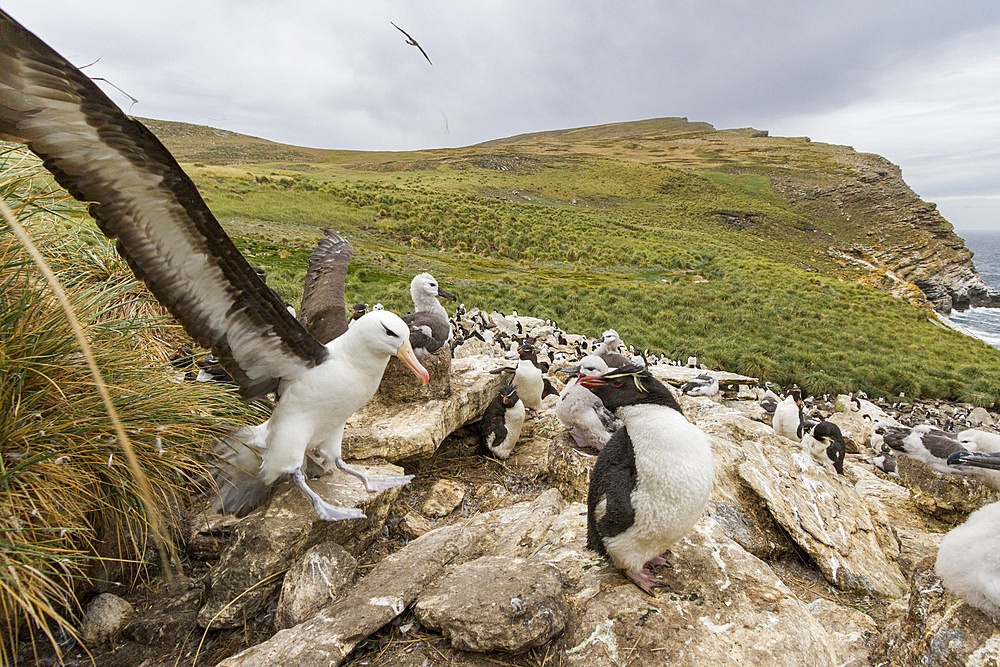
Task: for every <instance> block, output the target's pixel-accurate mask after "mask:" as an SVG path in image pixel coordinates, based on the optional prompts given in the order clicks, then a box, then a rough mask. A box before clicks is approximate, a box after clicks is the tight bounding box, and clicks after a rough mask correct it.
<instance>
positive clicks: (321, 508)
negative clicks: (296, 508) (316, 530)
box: [292, 468, 365, 521]
mask: <svg viewBox="0 0 1000 667" xmlns="http://www.w3.org/2000/svg"><path fill="white" fill-rule="evenodd" d="M292 479H293V480H295V485H296V486H298V487H299V488H300V489H302V493H304V494H306V497H307V498H309V501H310V502H311V503H312V506H313V509H314V510H316V514H318V515H319V518H321V519H323V520H324V521H343V520H344V519H364V518H365V513H364V512H362V511H361V510H359V509H357V508H355V507H337V506H336V505H331V504H330V503H328V502H326V501H325V500H323V499H322V498H320V497H319V496H318V495H316V492H315V491H313V490H312V489H310V488H309V485H308V484H306V476H305V475H303V474H302V470H301V469H300V468H296V469H295V472H293V473H292Z"/></svg>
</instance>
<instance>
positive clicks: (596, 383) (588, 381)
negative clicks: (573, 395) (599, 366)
mask: <svg viewBox="0 0 1000 667" xmlns="http://www.w3.org/2000/svg"><path fill="white" fill-rule="evenodd" d="M576 382H577V384H579V385H580V386H581V387H586V388H587V389H593V388H594V387H603V386H604V385H606V384H607V382H605V381H604V380H602V379H601V378H599V377H597V376H595V375H584V376H582V377H581V378H580V379H579V380H577V381H576Z"/></svg>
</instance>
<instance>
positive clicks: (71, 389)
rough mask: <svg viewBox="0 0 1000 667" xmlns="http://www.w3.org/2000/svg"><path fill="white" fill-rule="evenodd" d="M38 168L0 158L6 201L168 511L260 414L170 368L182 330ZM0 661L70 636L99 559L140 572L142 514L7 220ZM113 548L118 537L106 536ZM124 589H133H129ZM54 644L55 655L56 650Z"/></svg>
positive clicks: (99, 410) (80, 370) (0, 239)
mask: <svg viewBox="0 0 1000 667" xmlns="http://www.w3.org/2000/svg"><path fill="white" fill-rule="evenodd" d="M41 173H43V172H42V171H41V167H40V165H39V164H38V162H37V161H35V160H32V159H29V158H26V157H25V156H24V155H23V154H22V153H19V152H17V151H8V152H5V153H2V154H0V195H2V196H3V199H4V201H5V202H6V203H7V204H8V205H9V206H10V207H11V208H12V209H13V210H14V211H15V213H16V215H17V217H18V219H19V221H20V222H21V223H22V224H23V225H24V226H26V227H27V229H28V230H29V233H30V235H31V236H32V237H33V239H34V241H35V243H36V244H37V245H38V246H39V248H40V249H41V250H42V253H43V255H44V256H45V258H46V260H47V262H48V263H49V264H50V265H51V266H52V267H53V269H54V271H55V272H56V274H57V276H58V278H59V281H60V283H61V284H62V285H63V286H64V288H65V290H66V292H67V295H68V297H69V299H70V302H71V304H72V307H73V310H74V312H75V313H76V316H77V318H78V319H79V320H80V321H81V323H82V324H83V326H84V327H85V330H86V333H87V337H88V339H89V340H90V344H91V346H92V348H93V352H94V356H95V358H96V361H97V364H98V367H99V368H100V371H101V374H102V375H103V377H104V379H105V382H106V383H107V385H108V388H109V390H110V394H111V397H112V399H113V402H114V404H115V407H116V409H117V411H118V412H119V414H120V417H121V421H122V423H123V425H124V427H125V432H126V433H127V434H128V438H129V440H131V441H132V444H133V446H134V450H135V454H136V457H137V459H138V462H139V465H140V468H141V469H142V471H143V472H144V473H145V475H146V477H148V479H149V481H150V485H151V490H152V494H153V496H154V497H155V502H156V503H157V505H158V506H159V507H161V508H163V509H164V510H165V511H164V514H166V515H167V516H168V517H169V516H175V515H176V512H175V511H171V510H174V509H176V508H178V507H180V506H181V505H182V504H183V502H184V501H185V499H186V498H187V497H188V496H189V495H190V494H191V493H192V492H193V491H194V489H195V488H196V486H197V484H199V483H200V482H201V481H202V480H203V479H204V477H205V474H206V471H207V464H206V454H207V453H208V451H209V449H210V448H211V447H212V444H213V441H214V439H215V436H216V435H217V434H218V433H219V432H220V431H222V430H225V429H227V428H229V427H230V426H232V425H235V424H242V423H246V422H248V421H260V420H262V417H261V416H260V415H256V414H253V409H252V408H250V407H248V406H245V405H244V404H243V403H241V402H240V401H239V399H238V398H237V396H236V395H235V392H233V391H230V390H226V389H223V388H220V386H218V385H213V386H206V385H202V384H197V383H194V384H192V383H186V382H182V381H180V380H178V379H177V378H176V377H175V373H174V372H173V369H172V368H171V367H170V366H169V365H168V364H166V363H165V361H164V358H165V357H166V355H167V350H169V349H171V348H172V347H173V345H174V344H175V341H176V338H177V336H178V334H177V329H176V327H174V326H172V325H171V324H170V322H169V320H167V319H165V318H164V316H163V315H162V313H161V312H160V309H159V307H158V306H157V305H156V304H155V302H152V301H151V300H150V299H149V297H148V295H147V293H146V291H145V288H144V287H143V286H142V285H141V284H140V283H138V282H137V281H136V280H135V278H134V277H133V276H132V274H131V272H130V271H129V270H128V268H127V267H126V266H125V264H124V262H122V261H121V260H120V259H119V258H118V256H117V255H116V254H115V253H114V251H113V250H112V249H111V248H110V246H109V244H108V243H107V241H106V240H104V239H103V237H101V236H100V234H99V233H97V232H96V230H94V229H93V227H92V226H91V225H90V223H89V222H88V221H84V216H82V215H81V214H80V211H79V208H78V206H77V205H75V204H73V203H72V202H71V201H69V200H68V199H67V198H66V195H65V193H57V192H46V191H43V190H39V189H38V183H40V182H44V181H45V179H44V178H43V177H40V174H41ZM0 229H3V231H0V664H7V663H10V662H12V660H13V655H14V652H15V646H16V642H17V641H18V638H19V637H23V636H24V635H27V636H28V637H30V638H31V639H32V640H35V639H39V638H42V637H45V638H47V639H48V641H50V642H51V643H52V644H53V645H54V646H55V645H56V635H57V632H56V629H59V630H61V631H63V632H65V633H68V634H70V635H73V634H74V632H75V623H76V621H77V619H78V618H79V611H80V604H79V602H78V600H77V595H78V594H81V593H84V592H86V591H87V590H88V581H89V579H90V577H92V576H93V572H95V571H97V568H95V567H94V566H95V565H97V564H99V563H98V561H99V560H100V559H101V558H102V556H99V555H98V553H99V552H100V553H101V554H104V556H103V557H104V558H107V557H108V556H107V554H109V553H111V554H113V556H111V557H112V558H117V559H120V560H122V561H126V562H128V563H132V564H134V565H135V566H136V567H134V568H133V571H134V572H136V573H137V575H138V576H142V575H143V574H145V573H146V568H145V565H144V561H145V558H146V555H147V551H148V549H147V543H148V539H147V532H148V530H149V525H148V523H147V520H146V517H145V513H144V511H143V504H142V501H141V499H140V496H139V487H138V486H137V484H136V481H135V480H134V478H133V476H132V474H131V473H130V471H129V468H128V465H127V464H126V461H125V457H124V456H122V455H121V448H120V445H119V444H118V442H117V438H116V437H115V434H114V430H113V428H112V425H111V421H110V420H109V418H108V415H107V412H106V410H105V409H104V407H103V405H102V403H101V399H100V397H99V396H98V393H97V391H96V390H95V385H94V381H93V379H92V377H91V375H90V373H89V370H88V368H87V366H86V364H85V363H84V359H83V358H82V355H81V354H80V351H79V348H78V346H77V344H76V341H75V339H74V337H73V334H72V331H71V329H70V326H69V323H68V321H67V319H66V317H65V316H64V314H63V312H62V310H61V309H60V308H59V307H58V305H57V304H56V301H55V298H54V296H53V294H52V292H51V291H50V290H49V289H48V286H47V285H46V284H45V282H44V281H43V280H42V279H41V277H40V275H39V273H38V271H37V269H36V267H35V266H34V264H33V263H32V262H31V260H30V259H29V258H28V256H27V253H26V252H25V250H24V248H23V247H22V246H21V244H20V243H18V241H17V240H16V239H15V238H14V237H13V236H12V235H11V234H10V233H9V232H8V231H7V228H6V226H4V227H2V228H0ZM109 541H111V542H116V543H117V544H113V545H110V546H111V548H110V549H109V548H108V547H109V545H108V544H107V543H108V542H109ZM126 583H129V582H126ZM57 651H58V648H57Z"/></svg>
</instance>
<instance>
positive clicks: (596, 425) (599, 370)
mask: <svg viewBox="0 0 1000 667" xmlns="http://www.w3.org/2000/svg"><path fill="white" fill-rule="evenodd" d="M610 370H611V369H609V368H608V365H607V364H606V363H604V360H603V359H601V358H600V357H598V356H597V355H590V356H586V357H584V358H583V359H581V360H580V363H579V364H578V365H576V366H571V367H569V368H561V369H559V371H558V372H562V373H573V374H574V375H576V377H574V378H572V379H570V381H569V382H568V383H566V387H565V388H564V389H563V390H562V392H561V393H560V394H559V402H558V403H556V417H558V418H559V421H561V422H562V423H563V424H564V425H565V426H566V428H568V429H570V436H572V438H573V440H574V441H575V442H576V444H578V445H580V446H581V447H590V448H592V449H596V450H597V451H600V450H602V449H604V446H605V445H606V444H607V443H608V440H610V439H611V436H612V434H614V432H615V431H617V430H618V429H620V428H621V427H622V422H621V420H620V419H618V418H617V417H615V416H614V414H612V413H611V411H610V410H608V409H607V408H606V407H604V404H603V403H601V399H599V398H597V396H595V395H594V393H593V392H592V391H590V390H589V389H587V388H586V387H584V386H583V385H581V384H580V383H579V380H580V378H582V377H602V376H604V375H606V374H607V373H608V372H609V371H610Z"/></svg>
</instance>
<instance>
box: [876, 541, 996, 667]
mask: <svg viewBox="0 0 1000 667" xmlns="http://www.w3.org/2000/svg"><path fill="white" fill-rule="evenodd" d="M872 662H873V664H882V665H892V666H897V665H898V666H899V667H903V666H908V665H997V664H1000V626H998V625H997V622H996V621H994V620H993V619H992V618H990V617H989V616H987V615H986V614H984V613H983V612H981V611H980V610H978V609H976V608H975V607H972V606H970V605H968V604H966V603H965V602H964V601H963V600H961V599H960V598H958V597H957V596H955V595H953V594H952V593H951V592H949V591H948V590H946V589H945V588H944V587H943V586H942V585H941V580H940V579H939V578H938V577H937V575H936V574H935V573H934V558H925V559H924V560H922V561H920V563H918V565H917V568H916V571H915V572H914V574H913V579H912V582H911V584H910V600H909V605H908V606H907V610H906V614H905V615H904V616H903V618H902V619H901V620H900V621H898V622H897V623H895V624H893V625H891V626H890V627H888V628H886V631H885V632H883V633H882V635H881V636H880V637H879V641H878V643H877V644H876V646H875V649H874V650H873V652H872Z"/></svg>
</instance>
